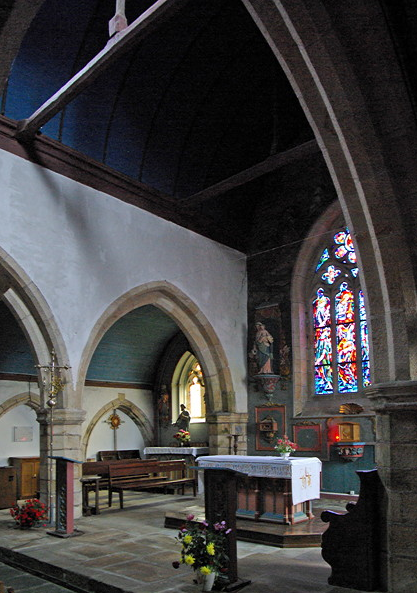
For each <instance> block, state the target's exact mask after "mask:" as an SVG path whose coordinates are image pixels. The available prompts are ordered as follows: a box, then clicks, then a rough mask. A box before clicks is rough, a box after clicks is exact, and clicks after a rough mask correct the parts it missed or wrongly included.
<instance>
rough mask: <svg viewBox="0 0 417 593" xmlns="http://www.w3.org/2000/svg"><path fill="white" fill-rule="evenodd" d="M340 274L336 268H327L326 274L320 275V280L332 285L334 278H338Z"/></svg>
mask: <svg viewBox="0 0 417 593" xmlns="http://www.w3.org/2000/svg"><path fill="white" fill-rule="evenodd" d="M341 273H342V272H341V270H339V269H338V268H335V267H334V266H328V268H327V272H325V273H324V274H322V275H321V277H322V280H324V281H325V282H327V284H334V283H335V281H336V278H337V277H338V276H340V274H341Z"/></svg>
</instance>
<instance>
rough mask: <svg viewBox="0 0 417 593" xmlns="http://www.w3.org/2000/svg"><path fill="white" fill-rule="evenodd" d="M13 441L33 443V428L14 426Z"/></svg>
mask: <svg viewBox="0 0 417 593" xmlns="http://www.w3.org/2000/svg"><path fill="white" fill-rule="evenodd" d="M13 441H14V442H15V443H29V442H30V441H33V427H32V426H14V427H13Z"/></svg>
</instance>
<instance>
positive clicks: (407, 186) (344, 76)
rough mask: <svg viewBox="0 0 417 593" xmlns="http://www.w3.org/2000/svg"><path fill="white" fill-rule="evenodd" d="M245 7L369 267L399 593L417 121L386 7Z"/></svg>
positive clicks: (411, 414)
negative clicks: (296, 105)
mask: <svg viewBox="0 0 417 593" xmlns="http://www.w3.org/2000/svg"><path fill="white" fill-rule="evenodd" d="M242 2H243V3H244V5H245V6H246V7H247V9H248V11H249V13H250V14H251V16H252V18H253V20H254V22H255V23H256V25H257V26H258V28H259V30H260V31H261V32H262V34H263V35H264V37H265V39H266V40H267V42H268V44H269V46H270V48H271V50H272V51H273V53H274V55H275V56H276V58H277V60H278V61H279V62H280V64H281V66H282V68H283V69H284V71H285V73H286V74H287V77H288V80H289V81H290V83H291V84H292V86H293V89H294V91H295V93H296V95H297V97H298V98H299V101H300V104H301V105H302V107H303V109H304V112H305V114H306V116H307V118H308V120H309V122H310V125H311V127H312V129H313V131H314V134H315V137H316V140H317V142H318V144H319V146H320V149H321V151H322V154H323V157H324V159H325V161H326V164H327V167H328V170H329V173H330V175H331V177H332V180H333V184H334V187H335V189H336V191H337V194H338V198H339V201H340V206H341V209H342V211H343V215H344V219H345V221H346V223H347V225H348V226H349V229H350V231H351V233H352V238H353V241H354V243H355V251H356V252H357V256H358V263H359V266H360V268H361V269H362V270H363V277H364V282H363V284H362V289H363V292H364V295H365V301H366V305H367V310H368V311H369V312H370V315H371V319H370V322H371V323H370V336H371V344H372V345H373V355H374V356H373V377H372V380H373V382H374V384H373V386H372V387H370V388H367V390H366V391H367V396H368V398H369V399H370V400H371V401H372V405H373V408H374V410H375V411H376V414H377V422H376V426H377V446H376V455H377V463H378V471H379V474H380V476H381V478H382V481H383V483H384V486H385V489H386V492H387V493H388V495H389V503H387V505H386V507H385V506H384V505H381V513H382V514H383V517H384V518H383V520H382V522H383V523H384V527H383V531H384V532H385V533H386V538H385V540H384V542H383V543H382V548H381V550H380V558H381V570H380V572H381V575H380V578H381V582H382V585H381V586H382V587H384V590H385V589H386V590H389V591H390V592H391V593H397V592H398V593H399V592H400V591H404V590H405V589H406V587H407V584H408V583H409V582H412V580H413V576H415V563H416V561H417V544H416V541H415V538H414V537H412V536H411V533H412V526H410V524H409V517H414V514H413V513H414V503H413V501H414V498H415V493H416V484H417V482H416V469H415V467H416V459H417V444H416V441H415V438H414V437H413V436H412V435H414V434H415V431H416V426H417V421H416V418H415V410H416V409H417V382H416V380H417V334H416V332H415V326H416V323H417V292H416V277H417V272H416V266H417V263H416V262H417V253H416V247H415V244H414V243H415V242H413V241H410V240H409V237H414V236H415V235H416V234H417V233H416V229H415V223H414V214H413V213H414V209H415V207H414V206H413V203H415V188H416V187H417V171H416V167H415V162H416V161H417V148H416V145H415V140H414V139H415V137H416V121H415V115H414V113H413V109H412V107H411V105H410V101H409V97H408V92H407V88H406V84H405V82H404V77H403V75H402V73H401V71H400V65H399V62H398V60H397V56H396V49H395V47H394V45H393V44H391V43H390V42H389V41H388V40H390V39H391V32H390V31H389V30H388V28H387V23H386V19H385V15H384V13H383V8H382V3H380V2H369V3H367V4H366V14H365V12H364V10H363V3H362V2H346V3H341V2H331V1H330V2H327V1H326V0H314V1H311V0H242ZM370 23H372V25H370ZM367 33H369V36H368V38H367V41H366V43H364V42H363V35H364V34H365V35H366V34H367ZM304 362H305V361H304ZM302 363H303V360H302V359H301V360H300V364H301V365H302ZM405 427H407V428H405ZM399 435H401V436H399ZM398 439H399V440H398ZM405 450H407V455H405V454H404V452H405ZM404 476H407V479H404ZM399 508H401V516H400V515H399V513H398V509H399ZM411 523H412V525H413V526H415V524H416V522H415V520H413V519H411ZM399 534H401V535H399ZM399 539H401V540H402V545H401V546H400V547H399V546H398V545H397V544H396V542H397V541H398V540H399Z"/></svg>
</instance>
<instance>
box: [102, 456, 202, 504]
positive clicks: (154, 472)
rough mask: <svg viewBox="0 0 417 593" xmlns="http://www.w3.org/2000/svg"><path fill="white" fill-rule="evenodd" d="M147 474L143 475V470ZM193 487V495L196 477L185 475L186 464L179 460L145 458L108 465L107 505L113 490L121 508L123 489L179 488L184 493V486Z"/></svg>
mask: <svg viewBox="0 0 417 593" xmlns="http://www.w3.org/2000/svg"><path fill="white" fill-rule="evenodd" d="M145 469H146V471H147V472H148V475H144V470H145ZM187 485H190V486H192V487H193V495H194V496H196V493H197V480H196V478H190V477H186V464H185V460H184V459H180V460H166V461H165V460H163V461H158V460H151V459H147V460H144V461H142V462H138V463H136V464H132V463H129V464H121V463H119V464H115V463H112V464H110V465H109V506H111V504H112V495H113V492H118V494H119V501H120V508H121V509H122V508H123V492H124V490H133V491H139V492H140V491H142V490H149V489H154V488H162V490H163V492H164V494H166V493H167V491H168V490H170V489H172V490H174V491H175V490H176V489H178V488H180V489H181V492H182V494H184V491H185V486H187Z"/></svg>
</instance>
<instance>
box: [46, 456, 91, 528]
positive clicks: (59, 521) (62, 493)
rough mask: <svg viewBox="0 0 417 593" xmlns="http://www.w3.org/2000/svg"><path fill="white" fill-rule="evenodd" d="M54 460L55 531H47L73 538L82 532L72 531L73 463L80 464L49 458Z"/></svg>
mask: <svg viewBox="0 0 417 593" xmlns="http://www.w3.org/2000/svg"><path fill="white" fill-rule="evenodd" d="M51 459H55V460H56V480H55V481H56V493H55V496H56V516H55V531H48V532H47V533H48V534H49V535H54V536H56V537H74V536H76V535H82V533H83V532H82V531H77V530H75V529H74V463H82V462H81V461H76V460H75V459H68V458H67V457H51Z"/></svg>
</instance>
